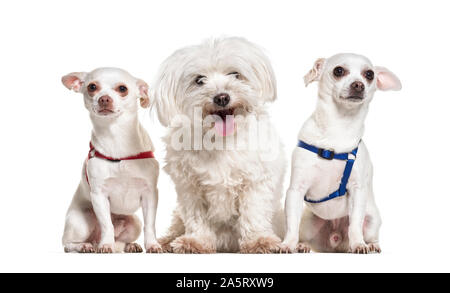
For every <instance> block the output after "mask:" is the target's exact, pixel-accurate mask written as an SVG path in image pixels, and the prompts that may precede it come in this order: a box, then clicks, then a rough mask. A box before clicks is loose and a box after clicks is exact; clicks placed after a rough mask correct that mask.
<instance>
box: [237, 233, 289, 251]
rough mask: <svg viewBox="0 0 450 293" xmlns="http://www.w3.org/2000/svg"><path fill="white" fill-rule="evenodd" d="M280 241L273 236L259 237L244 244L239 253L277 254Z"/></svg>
mask: <svg viewBox="0 0 450 293" xmlns="http://www.w3.org/2000/svg"><path fill="white" fill-rule="evenodd" d="M280 244H281V240H280V239H279V238H278V237H275V236H266V237H260V238H258V239H256V240H252V241H247V242H244V243H243V244H242V245H241V253H252V254H256V253H277V252H280Z"/></svg>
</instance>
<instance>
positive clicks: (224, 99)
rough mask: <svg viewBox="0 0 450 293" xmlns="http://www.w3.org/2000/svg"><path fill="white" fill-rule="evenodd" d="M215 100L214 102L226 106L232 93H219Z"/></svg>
mask: <svg viewBox="0 0 450 293" xmlns="http://www.w3.org/2000/svg"><path fill="white" fill-rule="evenodd" d="M213 101H214V104H216V105H218V106H221V107H225V106H226V105H228V103H229V102H230V95H229V94H225V93H221V94H218V95H217V96H215V97H214V99H213Z"/></svg>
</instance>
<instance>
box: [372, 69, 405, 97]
mask: <svg viewBox="0 0 450 293" xmlns="http://www.w3.org/2000/svg"><path fill="white" fill-rule="evenodd" d="M375 73H376V77H377V89H379V90H382V91H399V90H401V89H402V83H401V82H400V79H398V77H397V76H396V75H395V74H394V73H392V72H391V71H389V69H387V68H384V67H381V66H376V67H375Z"/></svg>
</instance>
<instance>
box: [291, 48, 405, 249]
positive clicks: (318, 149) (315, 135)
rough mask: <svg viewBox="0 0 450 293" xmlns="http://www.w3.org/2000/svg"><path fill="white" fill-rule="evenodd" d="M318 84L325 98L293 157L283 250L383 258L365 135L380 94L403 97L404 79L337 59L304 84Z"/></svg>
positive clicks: (358, 61)
mask: <svg viewBox="0 0 450 293" xmlns="http://www.w3.org/2000/svg"><path fill="white" fill-rule="evenodd" d="M313 81H318V83H319V94H318V96H319V97H318V101H317V106H316V110H315V111H314V113H313V114H312V115H311V116H310V118H309V119H308V120H307V121H306V122H305V123H304V124H303V127H302V128H301V130H300V133H299V135H298V143H297V145H296V146H295V149H294V151H293V154H292V170H291V181H290V186H289V189H288V191H287V195H286V203H285V211H286V222H287V227H286V235H285V239H284V241H283V243H282V249H283V251H284V252H309V251H310V250H311V249H312V250H314V251H317V252H351V253H370V252H380V251H381V249H380V245H379V243H378V234H379V228H380V225H381V218H380V215H379V212H378V208H377V206H376V204H375V199H374V194H373V187H372V174H373V171H372V163H371V161H370V157H369V153H368V150H367V148H366V146H365V144H364V142H363V140H362V136H363V133H364V120H365V118H366V116H367V113H368V110H369V104H370V102H371V101H372V98H373V95H374V93H375V91H376V90H382V91H387V90H400V89H401V83H400V80H399V79H398V78H397V77H396V76H395V75H394V74H393V73H392V72H390V71H389V70H387V69H386V68H384V67H376V66H373V65H372V64H371V62H370V61H369V60H368V59H367V58H366V57H364V56H361V55H356V54H338V55H335V56H332V57H330V58H328V59H318V60H317V61H316V62H315V64H314V67H313V68H312V69H311V70H310V71H309V72H308V74H307V75H306V76H305V84H306V85H308V84H309V83H311V82H313ZM303 203H304V204H303Z"/></svg>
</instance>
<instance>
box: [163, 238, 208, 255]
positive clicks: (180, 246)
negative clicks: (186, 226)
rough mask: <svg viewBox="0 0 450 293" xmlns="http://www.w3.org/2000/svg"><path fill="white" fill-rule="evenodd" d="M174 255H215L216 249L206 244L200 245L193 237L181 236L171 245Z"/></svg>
mask: <svg viewBox="0 0 450 293" xmlns="http://www.w3.org/2000/svg"><path fill="white" fill-rule="evenodd" d="M171 246H172V250H173V252H174V253H194V254H199V253H215V252H216V249H215V248H213V246H212V245H209V244H208V243H201V242H200V241H198V240H196V239H195V238H193V237H187V236H181V237H178V238H177V239H175V240H174V241H173V242H172V243H171Z"/></svg>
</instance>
